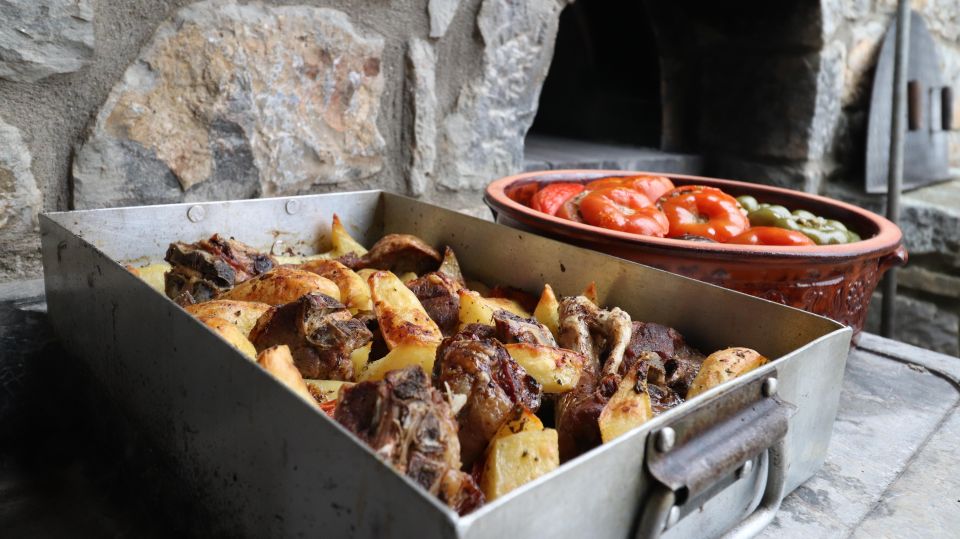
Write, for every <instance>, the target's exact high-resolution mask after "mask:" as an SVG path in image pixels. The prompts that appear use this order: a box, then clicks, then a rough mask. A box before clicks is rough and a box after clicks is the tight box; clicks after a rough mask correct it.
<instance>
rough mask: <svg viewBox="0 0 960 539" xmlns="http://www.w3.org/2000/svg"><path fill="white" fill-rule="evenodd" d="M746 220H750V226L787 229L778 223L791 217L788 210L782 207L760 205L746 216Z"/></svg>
mask: <svg viewBox="0 0 960 539" xmlns="http://www.w3.org/2000/svg"><path fill="white" fill-rule="evenodd" d="M747 218H748V219H750V226H775V227H779V228H787V227H786V226H784V225H782V224H779V223H780V221H782V220H784V219H791V218H792V215H791V214H790V210H788V209H787V208H784V207H783V206H777V205H772V204H760V205H759V206H758V207H757V209H755V210H753V211H751V212H750V213H748V214H747Z"/></svg>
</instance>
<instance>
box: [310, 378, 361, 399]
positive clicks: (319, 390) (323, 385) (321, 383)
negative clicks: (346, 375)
mask: <svg viewBox="0 0 960 539" xmlns="http://www.w3.org/2000/svg"><path fill="white" fill-rule="evenodd" d="M303 382H304V383H305V384H307V390H308V391H309V392H310V394H311V395H312V396H313V398H314V400H316V401H317V402H318V403H321V404H322V403H324V402H330V401H335V400H337V399H338V398H340V388H341V387H343V386H346V387H350V386H352V385H353V383H352V382H344V381H342V380H304V381H303Z"/></svg>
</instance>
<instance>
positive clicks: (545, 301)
mask: <svg viewBox="0 0 960 539" xmlns="http://www.w3.org/2000/svg"><path fill="white" fill-rule="evenodd" d="M533 316H534V318H536V319H537V322H540V323H541V324H543V325H544V326H547V329H549V330H550V333H553V338H554V339H556V338H558V337H559V336H560V333H559V331H560V302H559V301H558V300H557V295H556V294H554V293H553V288H552V287H551V286H550V285H548V284H545V285H543V293H541V294H540V301H538V302H537V308H536V309H534V310H533Z"/></svg>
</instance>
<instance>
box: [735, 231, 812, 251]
mask: <svg viewBox="0 0 960 539" xmlns="http://www.w3.org/2000/svg"><path fill="white" fill-rule="evenodd" d="M727 243H740V244H744V245H787V246H790V247H799V246H802V245H816V243H814V242H813V240H811V239H810V238H808V237H807V236H806V235H804V234H803V233H801V232H797V231H796V230H787V229H785V228H777V227H774V226H755V227H753V228H751V229H750V230H747V231H746V232H742V233H740V234H738V235H736V236H734V237H733V238H731V239H730V240H729V241H728V242H727Z"/></svg>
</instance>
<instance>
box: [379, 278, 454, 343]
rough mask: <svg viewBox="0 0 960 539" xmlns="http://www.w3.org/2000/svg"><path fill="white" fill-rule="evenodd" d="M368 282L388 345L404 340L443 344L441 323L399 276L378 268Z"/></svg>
mask: <svg viewBox="0 0 960 539" xmlns="http://www.w3.org/2000/svg"><path fill="white" fill-rule="evenodd" d="M368 282H369V283H370V297H371V298H372V299H373V312H374V313H375V314H376V315H377V322H378V323H379V324H380V332H381V333H383V339H384V340H385V341H386V343H387V348H389V349H391V350H393V349H394V348H396V347H397V346H399V345H400V344H403V343H413V342H433V343H439V342H440V341H441V340H443V334H442V333H440V328H439V327H437V323H436V322H434V321H433V320H432V319H431V318H430V315H428V314H427V311H426V310H424V308H423V305H421V304H420V300H419V299H417V296H416V295H414V293H413V292H412V291H411V290H410V289H409V288H407V285H405V284H403V283H402V282H401V281H400V279H399V278H397V276H396V275H394V274H393V273H391V272H389V271H378V272H375V273H373V274H372V275H370V279H369V281H368Z"/></svg>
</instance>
